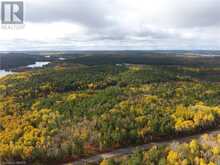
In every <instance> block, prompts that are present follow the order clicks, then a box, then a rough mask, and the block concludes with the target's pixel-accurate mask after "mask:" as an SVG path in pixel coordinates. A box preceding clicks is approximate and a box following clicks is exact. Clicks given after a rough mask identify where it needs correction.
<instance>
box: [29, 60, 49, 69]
mask: <svg viewBox="0 0 220 165" xmlns="http://www.w3.org/2000/svg"><path fill="white" fill-rule="evenodd" d="M49 63H50V62H48V61H43V62H39V61H37V62H35V64H31V65H28V66H27V68H41V67H43V66H45V65H48V64H49Z"/></svg>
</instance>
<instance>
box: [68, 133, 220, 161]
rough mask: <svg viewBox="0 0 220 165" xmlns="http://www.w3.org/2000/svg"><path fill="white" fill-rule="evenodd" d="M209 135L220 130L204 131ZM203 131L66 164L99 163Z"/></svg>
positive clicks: (192, 137) (187, 139)
mask: <svg viewBox="0 0 220 165" xmlns="http://www.w3.org/2000/svg"><path fill="white" fill-rule="evenodd" d="M206 133H208V134H209V135H216V134H220V130H217V131H209V132H206ZM203 134H204V133H202V134H197V135H192V136H188V137H183V138H176V139H172V140H168V141H164V142H155V143H153V142H152V143H148V144H143V145H139V146H135V147H127V148H122V149H116V150H114V151H112V152H108V153H104V154H98V155H95V156H92V157H89V158H85V159H81V160H78V161H74V162H72V163H68V164H73V165H85V164H90V163H99V162H100V161H101V160H103V159H109V158H115V157H118V156H122V155H129V154H131V153H133V152H134V151H135V150H137V149H138V150H146V149H149V148H150V147H151V146H153V145H167V144H169V143H172V142H175V141H177V142H187V141H190V140H192V139H195V138H199V137H200V136H202V135H203Z"/></svg>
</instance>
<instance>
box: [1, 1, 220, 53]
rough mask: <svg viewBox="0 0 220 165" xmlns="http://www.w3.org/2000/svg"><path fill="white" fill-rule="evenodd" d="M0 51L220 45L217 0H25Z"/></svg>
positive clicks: (202, 47) (168, 47)
mask: <svg viewBox="0 0 220 165" xmlns="http://www.w3.org/2000/svg"><path fill="white" fill-rule="evenodd" d="M24 5H25V20H24V23H25V27H24V28H23V29H20V30H18V29H9V30H5V29H2V28H0V51H13V50H125V49H126V50H127V49H130V50H134V49H135V50H137V49H141V50H151V49H211V50H212V49H215V50H216V49H220V2H219V0H185V1H183V0H24Z"/></svg>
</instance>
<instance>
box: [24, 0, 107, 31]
mask: <svg viewBox="0 0 220 165" xmlns="http://www.w3.org/2000/svg"><path fill="white" fill-rule="evenodd" d="M109 6H110V1H109V0H93V1H90V0H89V1H88V0H63V1H59V2H56V1H48V2H47V3H45V4H44V3H36V4H34V3H33V4H32V3H31V2H29V3H27V4H26V13H25V16H26V20H27V21H29V22H46V23H50V22H59V21H67V22H74V23H78V24H82V25H85V26H89V27H93V28H96V27H97V28H98V27H104V26H107V25H109V24H110V23H111V21H110V20H109V19H108V18H107V16H108V14H107V13H108V12H109V10H108V9H109V8H110V7H109Z"/></svg>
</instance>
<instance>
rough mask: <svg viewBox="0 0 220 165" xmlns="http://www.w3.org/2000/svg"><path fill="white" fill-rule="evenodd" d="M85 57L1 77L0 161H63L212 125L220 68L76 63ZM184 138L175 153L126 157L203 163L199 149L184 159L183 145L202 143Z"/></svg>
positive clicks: (219, 96)
mask: <svg viewBox="0 0 220 165" xmlns="http://www.w3.org/2000/svg"><path fill="white" fill-rule="evenodd" d="M86 57H87V56H85V57H80V58H77V59H70V60H66V61H62V62H54V63H53V64H52V65H50V66H48V67H44V68H41V69H34V70H29V71H25V72H20V73H16V74H13V75H9V76H6V77H3V78H2V79H0V160H1V161H2V162H7V161H14V160H25V161H27V162H32V163H33V162H38V163H42V164H45V163H47V162H66V161H68V160H75V159H79V158H81V157H86V156H89V155H94V154H96V153H99V152H104V151H109V150H111V149H114V148H119V147H123V146H128V145H136V144H143V143H148V142H151V141H154V140H158V139H163V138H172V137H179V136H183V135H184V136H185V135H190V134H193V133H197V132H202V131H204V130H209V129H214V128H218V126H219V119H220V83H219V81H220V76H219V75H220V67H217V66H216V67H215V66H205V65H203V64H200V65H199V64H198V66H191V65H184V64H181V65H172V64H170V65H168V64H166V65H159V64H154V65H147V64H137V63H136V62H134V64H131V63H132V61H129V63H122V62H118V61H117V60H116V61H115V62H108V63H105V62H103V61H102V59H100V58H99V59H100V60H101V61H98V60H97V59H96V61H97V63H98V64H97V65H94V64H93V63H92V64H87V63H85V61H84V60H82V61H81V62H80V61H78V60H79V59H82V58H83V59H85V58H86ZM87 58H88V57H87ZM89 58H95V57H91V56H89ZM105 60H109V59H105ZM91 61H92V60H90V62H91ZM168 61H169V60H168ZM174 61H175V60H174ZM194 62H195V61H193V62H192V63H194ZM142 63H143V62H142ZM216 63H217V62H216ZM213 142H214V141H213ZM191 143H192V144H191ZM191 143H190V144H180V145H178V147H180V148H181V151H179V150H178V147H177V149H172V148H170V147H168V148H157V147H154V148H152V149H151V150H149V151H145V152H141V153H140V152H138V153H135V154H134V155H132V156H131V157H129V158H128V160H125V161H128V162H132V163H130V164H135V163H133V161H137V162H138V161H145V162H146V160H147V162H149V164H157V162H155V161H156V160H158V161H160V162H162V163H163V162H166V161H168V162H169V161H170V162H171V164H172V161H173V160H172V159H175V160H178V161H179V162H185V164H187V163H186V162H192V160H193V161H194V160H195V159H199V160H198V161H203V160H200V157H199V155H196V154H197V150H199V149H196V151H195V154H194V155H192V156H193V157H192V156H191V157H190V158H188V156H189V155H190V154H188V155H186V157H187V160H185V159H184V158H185V157H184V156H182V155H181V152H185V150H184V151H182V147H183V146H184V147H185V145H187V146H188V148H187V147H186V150H187V151H188V150H189V152H191V151H193V150H194V149H191V148H190V147H191V145H192V146H193V147H194V145H196V147H199V148H203V146H201V145H204V144H200V142H197V141H193V142H191ZM194 143H195V144H194ZM217 150H219V149H216V152H218V151H217ZM193 152H194V151H193ZM210 152H212V151H210ZM151 154H152V155H151ZM149 155H150V156H149ZM156 156H158V157H161V160H159V159H157V157H156ZM151 157H152V162H153V163H150V161H151V160H150V159H151ZM197 157H198V158H197ZM208 158H209V157H208ZM208 158H207V159H205V160H204V162H207V163H209V165H212V164H210V163H212V162H213V163H214V161H213V160H214V158H213V159H211V158H210V159H208ZM136 159H138V160H136ZM148 160H149V161H148ZM111 161H114V160H111ZM196 161H197V160H196ZM104 163H106V162H105V161H104ZM122 164H123V161H122ZM124 164H127V163H126V162H125V163H124ZM136 164H138V163H136ZM188 164H190V163H188Z"/></svg>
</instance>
